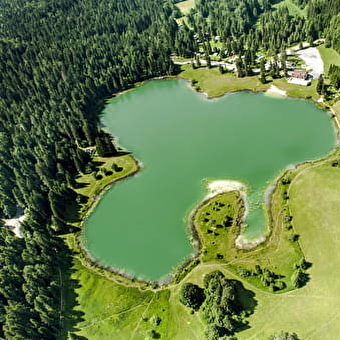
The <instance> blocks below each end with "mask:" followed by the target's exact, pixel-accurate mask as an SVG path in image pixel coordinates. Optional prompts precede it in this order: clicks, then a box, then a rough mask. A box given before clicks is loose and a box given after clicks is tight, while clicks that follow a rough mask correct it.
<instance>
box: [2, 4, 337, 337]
mask: <svg viewBox="0 0 340 340" xmlns="http://www.w3.org/2000/svg"><path fill="white" fill-rule="evenodd" d="M294 1H295V2H296V4H297V5H298V6H300V7H301V8H306V9H307V11H306V13H307V17H306V18H300V17H292V16H291V15H290V14H289V13H288V10H286V9H281V10H279V11H272V9H271V8H272V7H271V5H272V4H273V3H274V2H276V1H273V0H237V1H236V0H228V1H222V0H209V1H208V0H199V1H197V6H196V8H195V9H192V10H191V12H190V13H189V15H188V24H185V23H183V24H182V25H178V24H177V23H176V21H175V20H174V19H175V18H176V17H178V15H179V13H178V8H177V7H175V3H176V1H163V0H152V1H144V0H96V1H95V0H82V1H80V0H50V1H39V0H28V1H27V0H0V26H1V30H0V74H1V77H0V112H1V114H0V145H1V152H0V178H1V180H0V217H1V218H11V217H13V216H14V215H15V214H16V211H17V209H18V207H20V208H22V209H24V212H25V220H24V222H23V223H22V225H21V232H22V234H23V237H22V238H18V237H16V236H15V235H14V234H13V233H12V232H11V231H10V230H9V229H8V228H5V227H3V226H2V227H1V228H0V338H4V339H55V338H59V337H60V335H59V332H60V329H61V328H62V322H63V315H62V310H63V308H62V299H61V294H62V290H63V281H64V280H67V277H68V272H69V270H70V268H71V265H72V253H71V251H70V250H69V248H68V247H67V246H66V245H65V243H64V241H63V239H62V238H61V237H60V235H62V234H67V233H70V232H73V231H74V230H73V229H72V228H71V227H70V226H69V224H68V220H67V218H66V217H65V216H64V214H63V213H62V211H63V210H64V206H65V204H67V201H70V200H73V201H74V200H77V194H76V193H75V191H74V186H75V181H74V179H75V177H76V176H77V175H78V174H80V173H88V172H91V171H92V169H93V164H91V162H92V161H91V157H90V156H89V155H88V154H87V153H86V152H85V151H84V148H86V147H88V146H97V149H98V150H100V153H101V154H102V155H108V154H110V153H114V152H115V151H116V149H115V147H114V146H113V145H112V144H111V143H110V138H108V136H107V135H106V134H105V133H104V132H103V130H102V129H101V128H100V124H99V116H98V114H99V112H100V111H101V109H102V107H103V105H104V99H105V98H108V97H111V96H112V95H113V94H114V93H117V92H119V91H122V90H124V89H127V88H129V87H131V86H132V85H133V84H134V83H135V82H137V81H142V80H146V79H150V78H152V77H156V76H164V75H172V74H175V73H176V67H175V65H174V64H173V63H172V61H171V59H170V55H171V54H172V53H176V54H179V55H182V56H193V55H194V53H195V52H196V51H197V49H198V46H197V41H196V40H195V39H194V38H193V37H194V35H197V36H198V37H199V39H200V40H201V41H202V42H203V43H204V45H205V48H206V49H207V50H208V49H209V48H211V47H209V41H210V40H211V38H212V37H213V36H217V35H218V36H220V37H221V40H222V42H223V43H224V44H225V51H227V52H226V53H229V54H240V53H244V52H245V51H246V50H248V51H253V52H254V53H255V52H256V51H258V50H260V49H262V50H265V51H267V52H268V53H269V54H274V53H277V52H279V51H281V50H282V49H283V48H285V47H287V46H289V45H290V44H293V43H299V42H301V41H303V40H307V41H309V40H314V39H317V38H326V45H327V46H332V47H333V48H334V49H335V50H337V51H338V52H339V51H340V40H339V39H340V38H339V37H340V34H336V33H337V32H339V27H340V25H339V20H340V16H339V14H337V13H339V12H340V2H339V1H338V0H310V1H308V0H294ZM223 53H225V52H223ZM333 73H335V74H338V73H339V70H338V69H335V70H333ZM334 81H336V80H334Z"/></svg>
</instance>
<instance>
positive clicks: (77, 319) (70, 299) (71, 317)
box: [60, 249, 88, 340]
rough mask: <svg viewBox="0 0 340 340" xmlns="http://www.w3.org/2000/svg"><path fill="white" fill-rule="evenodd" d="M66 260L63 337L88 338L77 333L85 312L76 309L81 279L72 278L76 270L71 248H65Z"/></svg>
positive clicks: (82, 339)
mask: <svg viewBox="0 0 340 340" xmlns="http://www.w3.org/2000/svg"><path fill="white" fill-rule="evenodd" d="M65 253H66V254H65V257H64V259H65V262H64V272H63V274H62V280H63V285H62V289H63V296H64V301H63V303H64V306H63V308H62V311H63V315H62V323H63V329H62V332H61V333H62V334H61V337H60V338H61V339H62V340H66V339H77V340H88V339H87V338H86V337H84V336H80V335H77V334H75V333H76V332H79V331H80V328H78V324H79V323H81V322H82V321H84V320H85V319H84V315H85V314H84V312H83V311H80V310H76V307H77V306H79V303H78V294H77V292H76V289H79V288H81V285H80V284H79V281H78V280H76V279H74V278H72V277H71V276H72V274H73V273H74V272H75V270H74V269H73V268H72V266H73V257H72V251H71V250H70V249H67V250H65Z"/></svg>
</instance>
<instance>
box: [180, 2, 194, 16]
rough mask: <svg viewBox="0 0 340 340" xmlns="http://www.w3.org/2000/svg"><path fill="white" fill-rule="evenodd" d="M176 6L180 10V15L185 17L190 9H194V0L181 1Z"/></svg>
mask: <svg viewBox="0 0 340 340" xmlns="http://www.w3.org/2000/svg"><path fill="white" fill-rule="evenodd" d="M176 6H177V7H178V8H179V9H180V11H181V13H182V14H184V15H186V14H188V13H189V11H190V9H191V8H194V7H195V0H186V1H181V2H179V3H177V4H176Z"/></svg>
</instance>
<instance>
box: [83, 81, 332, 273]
mask: <svg viewBox="0 0 340 340" xmlns="http://www.w3.org/2000/svg"><path fill="white" fill-rule="evenodd" d="M101 118H102V123H103V124H104V125H105V126H106V128H107V129H108V130H109V131H110V132H112V134H113V135H114V136H115V137H116V138H117V139H118V142H119V145H121V146H122V147H124V148H126V149H127V150H129V151H131V152H132V153H133V155H134V156H135V157H136V158H137V159H138V160H139V161H140V162H141V163H142V170H141V171H140V172H139V173H138V174H136V175H135V176H133V177H130V178H128V179H126V180H124V181H121V182H119V183H117V184H115V185H114V186H113V187H112V188H111V189H110V190H109V191H107V193H106V194H105V195H104V196H103V198H102V199H101V200H100V202H99V203H98V205H97V206H96V208H95V209H94V211H93V212H92V213H91V214H90V216H89V217H88V219H87V220H86V223H85V228H84V231H83V237H82V238H83V243H84V245H85V247H86V248H87V249H88V251H89V253H90V254H91V256H92V257H93V258H95V259H96V260H97V261H99V262H100V263H101V264H103V265H107V266H112V267H115V268H120V269H123V270H124V271H125V272H127V273H130V274H132V275H135V276H137V277H139V278H142V279H148V280H159V279H162V278H165V277H166V276H167V275H168V274H169V273H170V272H171V271H172V270H173V269H174V268H175V267H176V266H177V265H179V264H180V263H181V261H183V259H184V258H186V257H188V256H190V255H191V254H192V252H193V249H192V246H191V244H190V242H189V236H190V235H189V231H188V228H187V226H188V217H189V215H190V212H191V211H192V210H193V209H194V208H195V207H197V205H198V204H199V203H200V202H202V200H203V199H204V197H205V196H206V195H207V194H208V192H207V190H206V187H207V185H209V181H212V180H232V181H240V182H242V183H243V184H244V185H245V187H246V194H247V201H248V207H249V209H248V210H249V213H248V216H247V218H246V221H245V223H246V224H248V227H247V229H246V231H245V232H244V236H245V237H246V238H247V239H249V240H254V239H257V238H259V237H261V236H263V235H264V234H266V232H267V227H266V223H265V218H264V212H263V209H262V207H263V203H264V192H265V190H266V187H267V186H268V185H269V184H270V182H272V181H273V180H274V179H275V178H276V177H277V176H278V175H279V173H280V172H281V171H282V170H283V169H285V168H286V167H287V166H289V165H290V164H295V163H299V162H303V161H307V160H312V159H317V158H320V157H322V156H325V155H326V154H327V153H328V152H330V151H331V150H332V148H333V147H334V146H335V132H334V127H333V124H332V122H331V120H330V118H329V116H328V115H327V113H326V112H323V111H321V110H320V109H318V108H317V107H316V106H314V105H313V104H312V103H309V102H306V101H302V100H292V99H288V98H272V97H269V96H266V95H265V94H252V93H246V92H242V93H236V94H231V95H226V96H224V97H222V98H219V99H209V100H208V99H206V98H205V96H204V95H201V94H197V93H195V92H194V91H193V90H192V89H191V88H189V87H188V85H187V83H185V82H184V81H180V80H171V81H150V82H147V83H146V84H144V85H142V86H140V87H138V88H137V89H136V90H133V91H130V92H127V93H125V94H122V95H120V96H118V97H116V98H115V99H114V100H112V101H111V102H110V103H109V104H108V105H107V106H106V108H105V110H104V112H103V115H102V117H101ZM236 184H237V183H236Z"/></svg>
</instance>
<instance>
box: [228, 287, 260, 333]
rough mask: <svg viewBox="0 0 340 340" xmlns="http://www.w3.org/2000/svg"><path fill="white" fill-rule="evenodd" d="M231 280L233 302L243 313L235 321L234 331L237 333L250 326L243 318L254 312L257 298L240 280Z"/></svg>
mask: <svg viewBox="0 0 340 340" xmlns="http://www.w3.org/2000/svg"><path fill="white" fill-rule="evenodd" d="M232 281H233V283H234V285H235V289H236V300H235V303H236V304H237V306H238V307H239V309H240V311H242V314H243V317H242V318H240V319H239V320H237V321H236V322H235V332H234V333H238V332H241V331H243V330H246V329H249V328H250V326H249V323H248V321H247V320H246V319H245V318H246V317H248V316H250V315H251V314H253V313H254V311H255V308H256V306H257V300H256V299H255V293H254V292H253V291H251V290H249V289H246V288H245V287H244V285H243V283H242V282H240V281H238V280H232Z"/></svg>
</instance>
